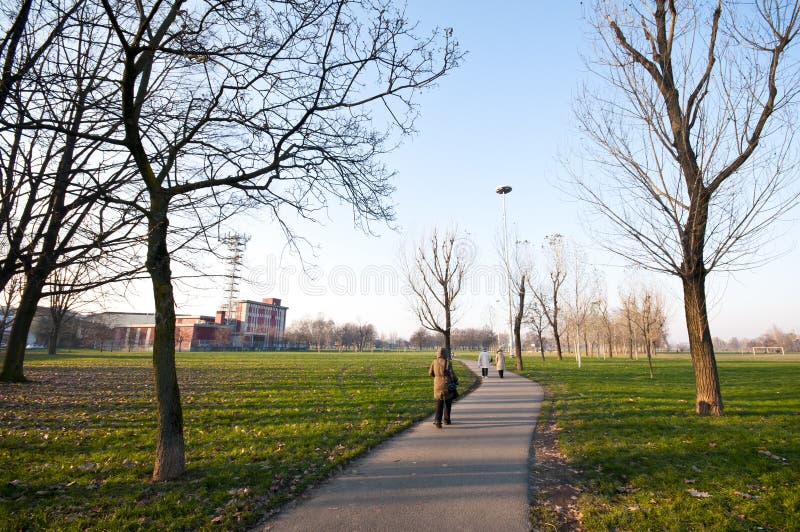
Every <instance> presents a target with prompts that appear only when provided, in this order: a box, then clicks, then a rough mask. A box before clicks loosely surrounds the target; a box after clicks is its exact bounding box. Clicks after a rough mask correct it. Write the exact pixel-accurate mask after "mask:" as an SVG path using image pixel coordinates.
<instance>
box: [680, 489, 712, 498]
mask: <svg viewBox="0 0 800 532" xmlns="http://www.w3.org/2000/svg"><path fill="white" fill-rule="evenodd" d="M686 491H688V492H689V495H691V496H692V497H697V498H698V499H707V498H708V497H711V494H710V493H708V492H705V491H697V490H686Z"/></svg>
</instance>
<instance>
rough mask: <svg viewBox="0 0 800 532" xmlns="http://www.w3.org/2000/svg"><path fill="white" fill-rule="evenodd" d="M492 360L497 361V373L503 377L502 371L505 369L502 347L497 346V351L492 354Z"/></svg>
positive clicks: (504, 356)
mask: <svg viewBox="0 0 800 532" xmlns="http://www.w3.org/2000/svg"><path fill="white" fill-rule="evenodd" d="M494 361H495V363H497V373H499V374H500V378H501V379H502V378H503V371H505V369H506V355H505V353H503V348H502V347H498V348H497V353H495V355H494Z"/></svg>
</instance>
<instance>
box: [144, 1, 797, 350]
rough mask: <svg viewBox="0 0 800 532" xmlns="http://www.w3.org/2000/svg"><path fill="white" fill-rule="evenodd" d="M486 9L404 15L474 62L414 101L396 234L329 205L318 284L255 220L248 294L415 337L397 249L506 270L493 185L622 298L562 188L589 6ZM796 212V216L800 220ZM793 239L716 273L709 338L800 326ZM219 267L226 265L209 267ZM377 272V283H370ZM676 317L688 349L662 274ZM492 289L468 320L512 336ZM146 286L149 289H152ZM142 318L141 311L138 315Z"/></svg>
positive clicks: (468, 302)
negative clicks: (435, 231) (370, 229)
mask: <svg viewBox="0 0 800 532" xmlns="http://www.w3.org/2000/svg"><path fill="white" fill-rule="evenodd" d="M497 6H502V7H495V6H492V5H490V4H487V3H485V2H477V1H463V0H462V1H457V0H436V1H430V0H414V1H411V2H410V3H409V7H408V15H409V17H410V18H412V19H419V20H420V21H421V24H422V26H423V27H432V26H436V25H438V26H442V27H447V26H451V27H453V28H454V31H455V35H456V37H457V38H458V40H459V42H460V43H461V46H462V47H463V49H465V50H467V51H468V55H467V57H466V59H465V61H464V62H463V65H462V66H461V67H460V68H459V69H457V70H456V71H455V72H453V73H452V74H451V75H449V76H448V77H446V78H445V79H443V80H442V81H441V82H440V83H439V86H438V87H437V88H435V89H433V90H431V91H429V92H427V93H426V94H424V95H423V97H421V98H420V99H419V103H420V105H421V117H420V119H419V120H418V122H417V129H418V130H419V133H418V134H417V135H415V136H414V137H413V138H410V139H407V140H406V141H405V142H404V144H403V146H402V147H401V148H400V149H399V150H398V151H396V152H395V153H393V154H391V155H390V156H389V157H388V158H387V159H386V162H387V163H388V164H389V166H391V167H393V168H394V169H396V170H397V172H398V175H397V180H396V186H397V193H396V195H395V197H394V200H395V202H396V205H397V213H398V219H397V224H398V226H399V230H398V231H396V232H395V231H391V230H390V229H388V228H385V227H380V226H376V227H374V230H375V231H377V232H378V233H379V236H377V237H373V236H368V235H364V234H362V233H360V232H358V230H356V229H354V228H353V224H352V217H351V215H350V211H349V208H347V207H344V206H337V205H332V206H331V209H330V211H329V213H328V217H329V219H328V220H325V223H324V225H314V224H308V223H298V224H297V225H295V228H296V229H297V230H298V232H299V233H300V234H301V235H302V236H304V237H306V238H307V239H308V240H309V241H310V242H312V243H314V244H316V245H318V246H319V248H318V249H317V252H316V257H314V256H313V255H312V254H311V253H307V254H306V256H305V259H306V261H307V263H310V264H314V265H316V267H315V268H314V269H313V270H312V273H314V274H315V275H316V276H317V278H316V279H309V278H308V277H306V276H304V275H302V273H301V270H302V266H301V264H300V262H299V260H298V259H297V257H296V256H293V255H290V254H288V253H286V252H285V247H284V238H283V236H282V234H281V233H280V232H279V231H278V230H277V228H276V227H274V226H272V225H270V224H269V223H268V222H267V221H265V220H263V219H259V218H258V217H251V218H248V219H243V220H241V221H240V222H239V224H238V226H237V228H238V229H239V230H241V231H242V232H245V233H247V234H249V235H250V236H251V237H252V239H251V241H250V243H249V244H248V247H247V251H246V254H245V268H244V271H243V277H244V279H246V282H242V284H241V288H240V297H242V298H250V299H256V298H261V297H279V298H282V299H283V301H284V304H286V305H287V306H288V307H289V312H288V320H289V323H290V324H291V322H292V321H294V320H297V319H301V318H304V317H315V316H316V315H317V314H319V313H321V314H323V315H325V316H326V317H328V318H332V319H333V320H335V321H336V322H338V323H344V322H346V321H359V320H361V321H366V322H371V323H373V324H375V326H376V327H377V328H378V330H379V331H380V332H383V333H392V332H395V333H397V334H399V335H400V336H401V337H407V336H408V335H410V333H411V332H412V331H413V330H415V329H416V328H417V327H418V326H419V324H418V323H417V322H416V321H415V320H414V317H413V315H412V314H411V312H410V310H409V306H408V304H407V302H406V300H405V298H404V297H403V296H402V295H401V294H400V287H401V286H402V272H401V269H400V267H399V264H398V260H399V249H400V248H402V247H403V246H405V245H406V243H407V242H408V241H409V240H415V239H418V238H419V237H420V236H421V235H422V233H423V232H424V231H426V230H428V229H430V228H431V227H433V226H439V227H446V226H448V225H452V224H457V225H458V226H459V227H460V228H461V229H462V230H464V231H467V232H468V233H469V234H470V236H471V238H472V240H473V242H474V243H475V245H476V264H477V265H478V266H479V268H481V271H483V272H492V271H496V268H497V267H498V265H499V258H498V254H497V249H496V244H495V241H496V239H497V235H498V234H499V231H500V226H501V223H502V222H501V215H502V203H501V199H500V197H499V196H498V195H497V194H495V192H494V189H495V187H496V186H498V185H501V184H509V185H511V186H512V187H513V188H514V191H513V192H512V193H511V194H510V195H509V196H508V200H507V201H508V203H507V209H508V217H509V226H510V228H513V230H514V231H515V232H516V233H517V235H518V237H519V238H520V239H527V240H529V241H531V242H536V243H539V242H541V241H542V239H543V238H544V236H545V235H547V234H551V233H555V232H558V233H562V234H564V235H567V236H569V237H570V238H572V239H574V240H576V241H577V242H579V243H581V244H582V245H584V246H587V249H588V252H587V254H588V256H589V258H590V259H591V260H592V261H593V262H596V263H598V264H601V265H602V268H603V269H605V271H606V275H607V278H608V283H609V286H608V293H609V294H612V295H613V294H615V293H616V292H617V282H618V280H619V279H620V277H621V276H622V273H621V270H620V269H619V268H614V267H610V266H608V267H607V266H606V263H607V262H608V261H609V259H608V258H607V257H606V256H605V255H604V254H603V253H602V252H601V251H600V250H597V249H593V248H592V247H591V246H590V243H589V242H588V241H587V237H586V236H585V235H584V232H583V230H582V229H581V226H580V224H579V223H578V221H577V219H578V213H579V210H580V209H581V206H580V205H578V204H576V203H574V202H573V201H572V200H571V199H570V198H569V197H568V196H566V195H565V194H563V193H562V192H560V191H559V190H558V189H557V187H556V186H554V185H555V184H557V183H558V182H559V180H561V179H564V177H565V172H564V171H563V169H562V168H561V166H560V163H559V162H558V161H557V159H556V156H557V155H558V154H559V153H562V152H563V151H564V150H565V148H568V147H569V146H570V145H571V143H573V142H575V140H574V139H575V138H576V134H575V129H574V127H573V120H572V108H571V100H572V96H573V94H574V93H575V92H576V89H577V87H578V85H579V84H580V82H581V80H582V79H585V78H586V76H588V74H587V72H586V71H585V69H584V67H583V64H582V62H581V60H580V53H581V51H582V50H585V49H586V47H587V46H588V40H587V37H586V35H585V32H584V30H585V28H586V26H585V24H584V22H583V20H582V9H583V6H582V4H581V2H577V1H568V2H541V1H536V2H531V1H529V0H526V1H516V2H502V4H497ZM794 214H795V215H796V214H797V212H795V213H794ZM796 244H797V242H796V239H794V240H793V239H792V237H791V234H788V235H786V236H784V237H782V240H780V241H779V242H778V248H779V249H783V250H788V251H789V252H788V253H787V254H785V255H784V256H782V257H781V258H780V259H778V260H776V261H774V262H773V263H771V264H770V265H768V266H766V267H763V268H761V269H759V270H756V271H752V272H746V273H740V274H737V276H736V277H735V278H732V277H723V276H718V277H717V278H715V279H712V282H711V284H710V287H709V299H710V303H711V305H712V306H711V312H710V315H711V323H712V334H713V335H715V336H719V337H723V338H728V337H731V336H739V337H743V336H744V337H753V336H756V335H758V334H760V333H762V332H765V331H766V329H767V328H768V327H770V326H771V325H773V324H775V325H778V326H779V327H781V328H783V329H785V330H791V329H794V330H798V329H800V323H798V316H800V289H799V288H798V286H800V284H798V282H797V280H796V276H795V274H794V272H795V271H796V270H797V264H798V262H799V261H800V252H798V249H797V245H796ZM212 267H213V269H215V270H216V271H217V272H220V273H221V272H222V271H224V268H223V267H222V266H221V265H212ZM376 278H379V279H381V280H382V283H383V285H382V286H376V285H375V283H374V282H373V283H367V282H365V280H369V279H372V280H373V281H374V280H375V279H376ZM656 279H657V282H658V283H659V284H660V286H661V287H662V288H663V291H664V293H665V295H666V296H667V299H668V300H669V301H670V304H669V308H670V311H671V319H670V321H669V329H670V339H671V340H672V341H684V340H685V338H686V332H685V324H684V318H683V313H682V303H681V300H680V297H681V294H680V287H679V284H678V283H677V281H676V280H675V279H673V278H669V277H667V276H662V277H658V278H656ZM499 282H502V276H501V277H500V278H499V281H498V283H497V290H489V289H487V286H486V284H485V283H481V284H479V285H477V286H474V285H473V286H470V287H469V289H468V290H467V291H466V293H465V294H464V299H463V300H462V302H461V305H462V306H461V309H460V311H461V318H460V320H459V322H458V325H459V326H482V325H484V324H486V323H488V322H489V321H490V320H492V321H493V322H494V326H495V327H496V328H497V329H500V330H504V326H503V316H504V315H505V312H506V310H505V306H504V303H503V302H504V301H505V300H504V295H503V294H502V293H500V291H499V288H501V287H502V284H499ZM221 284H222V283H217V287H208V288H207V289H206V290H202V291H198V290H195V289H190V288H180V287H179V292H178V305H179V308H178V311H179V312H184V313H203V314H210V313H213V311H214V310H215V309H216V308H217V307H218V306H219V305H220V304H221V303H222V302H223V301H224V297H225V296H224V293H223V289H222V288H221ZM147 290H148V289H147V287H143V288H142V289H140V292H142V293H146V292H147ZM137 310H143V309H137Z"/></svg>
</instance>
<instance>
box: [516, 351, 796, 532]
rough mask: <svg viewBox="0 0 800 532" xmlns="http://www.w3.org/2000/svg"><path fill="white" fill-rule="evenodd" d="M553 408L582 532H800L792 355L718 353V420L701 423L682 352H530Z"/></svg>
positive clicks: (533, 374)
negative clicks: (574, 473)
mask: <svg viewBox="0 0 800 532" xmlns="http://www.w3.org/2000/svg"><path fill="white" fill-rule="evenodd" d="M525 362H526V371H525V373H526V374H527V375H528V376H529V377H530V378H532V379H534V380H537V381H538V382H540V383H542V384H544V385H546V386H547V388H548V389H549V391H550V392H551V394H552V396H553V399H554V401H555V408H556V413H557V419H558V425H559V427H560V429H561V432H560V435H559V438H560V445H561V448H562V449H563V451H564V452H565V454H566V455H567V458H568V460H569V465H570V467H571V468H575V469H577V470H578V471H579V476H580V477H581V480H580V486H579V488H580V491H581V495H580V498H579V501H578V505H579V508H580V511H581V512H582V515H583V517H582V520H583V524H584V525H585V527H586V528H587V529H588V530H800V488H798V486H800V357H798V356H797V355H786V356H783V357H781V356H770V357H769V358H764V357H763V356H762V355H759V357H758V358H756V359H754V358H753V357H752V356H741V355H730V356H728V355H722V356H720V357H718V360H717V362H718V369H719V375H720V381H721V386H722V395H723V401H724V404H725V416H724V417H720V418H714V417H699V416H696V415H695V414H694V413H693V410H694V380H693V373H692V367H691V362H690V360H689V357H688V355H680V356H661V355H659V357H658V358H657V359H656V360H655V362H654V363H655V378H654V379H652V380H651V379H650V378H649V376H648V371H647V362H646V361H645V360H640V361H631V360H628V359H616V358H615V359H610V360H605V361H603V360H596V359H591V358H584V359H583V367H582V368H581V369H578V368H577V365H576V364H575V362H574V360H572V359H569V360H568V359H566V358H565V360H564V361H562V362H558V361H557V360H554V359H550V358H548V360H547V361H546V362H545V363H542V361H541V360H540V359H537V358H536V357H530V358H527V357H526V360H525Z"/></svg>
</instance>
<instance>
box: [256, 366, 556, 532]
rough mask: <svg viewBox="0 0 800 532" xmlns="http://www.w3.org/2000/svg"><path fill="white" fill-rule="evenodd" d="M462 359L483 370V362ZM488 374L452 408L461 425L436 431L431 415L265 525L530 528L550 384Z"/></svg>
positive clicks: (357, 528)
mask: <svg viewBox="0 0 800 532" xmlns="http://www.w3.org/2000/svg"><path fill="white" fill-rule="evenodd" d="M508 360H509V364H508V365H513V363H514V360H513V359H508ZM462 362H464V363H465V365H466V366H467V367H468V368H469V369H470V370H471V371H473V372H475V373H476V374H480V371H479V370H478V368H477V363H476V362H475V361H462ZM456 367H457V368H458V366H456ZM457 371H460V372H461V373H462V374H463V372H464V371H466V369H464V368H463V367H461V368H460V370H459V369H457ZM489 374H490V376H489V378H488V379H484V380H483V381H482V383H481V385H480V386H479V387H478V388H477V389H476V390H474V391H473V392H472V393H470V394H468V395H466V396H464V397H462V398H460V399H459V400H458V401H456V402H455V403H454V404H453V411H452V422H453V424H452V425H445V426H443V428H441V429H437V428H436V427H434V425H433V417H432V416H431V417H430V418H428V419H426V420H425V421H424V422H421V423H419V424H418V425H416V426H414V427H412V428H410V429H409V430H407V431H405V432H403V433H402V434H400V435H398V436H396V437H394V438H392V439H390V440H388V441H386V442H384V443H383V444H381V445H379V446H377V447H375V448H374V449H373V450H371V451H370V452H369V453H367V455H366V456H364V457H363V458H361V459H359V460H356V461H354V462H353V463H351V464H350V465H349V466H348V467H347V468H345V469H344V470H343V471H342V472H341V473H340V474H338V475H336V476H334V477H333V478H332V479H331V480H329V481H328V482H326V483H324V484H322V485H321V486H319V487H317V488H314V489H312V490H309V491H308V492H307V493H306V494H304V495H303V496H301V497H300V498H299V499H298V500H297V501H295V502H294V503H293V504H291V505H289V506H288V507H287V508H285V509H284V510H283V511H281V513H279V514H278V515H276V516H275V518H274V519H272V520H271V521H269V522H267V523H265V524H262V525H261V526H260V527H259V528H258V530H261V531H266V530H269V531H289V530H294V531H382V530H385V531H405V530H408V531H412V530H413V531H423V530H444V531H450V530H454V531H455V530H458V531H470V530H475V531H486V530H502V531H504V532H510V531H516V530H521V531H522V530H530V519H529V489H528V466H529V454H530V449H531V441H532V439H533V433H534V429H535V428H536V419H537V417H538V415H539V407H540V405H541V401H542V389H541V388H540V387H539V385H538V384H536V383H534V382H532V381H530V380H528V379H525V378H523V377H519V376H517V375H515V374H513V373H511V372H509V371H508V370H506V372H505V378H503V379H500V378H499V377H498V375H497V372H496V371H495V370H494V368H492V369H490V370H489ZM431 390H433V384H431ZM432 395H433V392H432V391H431V396H432ZM431 401H433V399H431Z"/></svg>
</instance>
